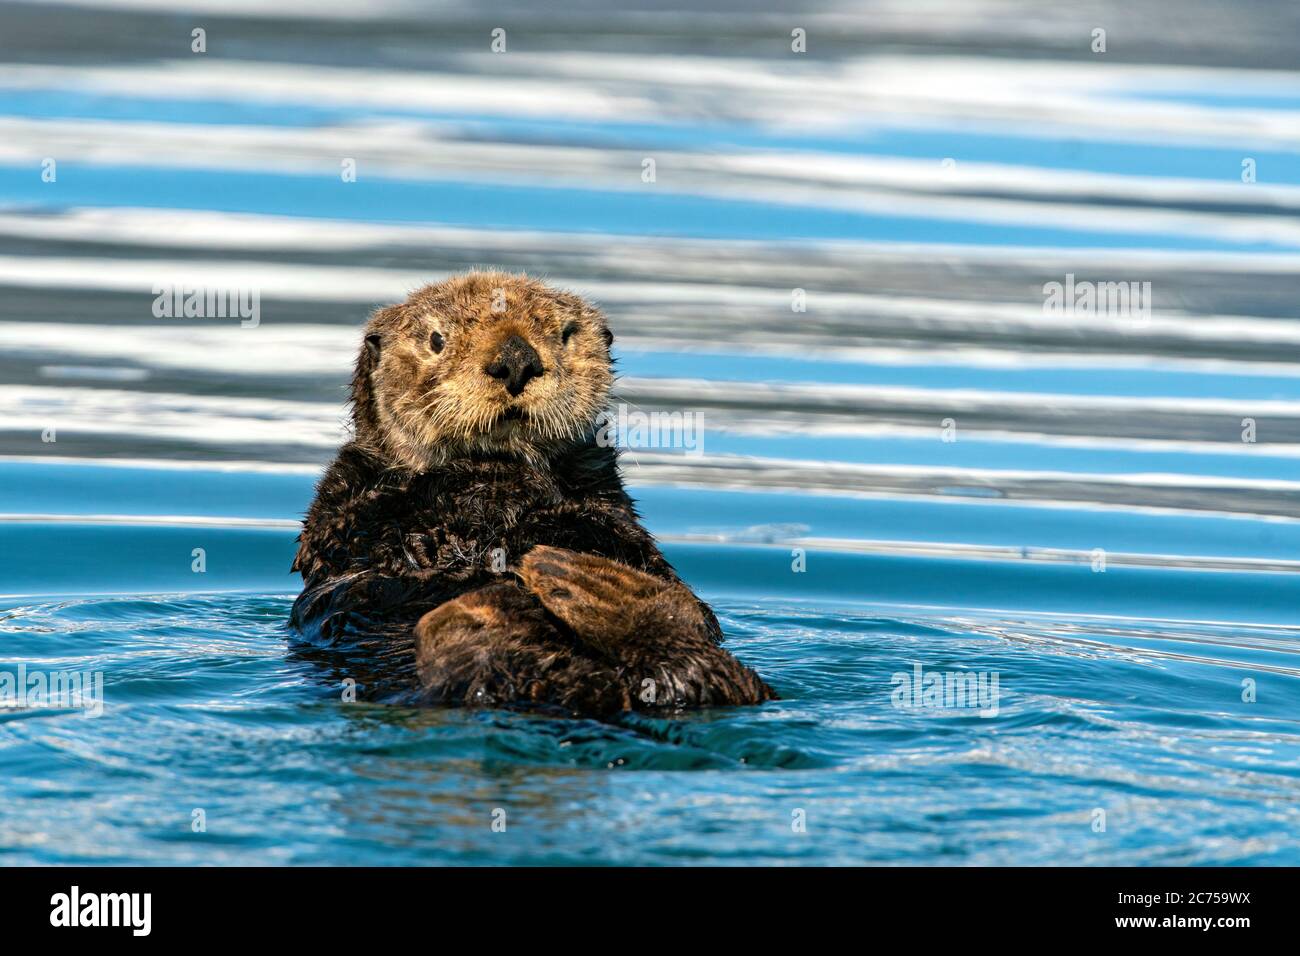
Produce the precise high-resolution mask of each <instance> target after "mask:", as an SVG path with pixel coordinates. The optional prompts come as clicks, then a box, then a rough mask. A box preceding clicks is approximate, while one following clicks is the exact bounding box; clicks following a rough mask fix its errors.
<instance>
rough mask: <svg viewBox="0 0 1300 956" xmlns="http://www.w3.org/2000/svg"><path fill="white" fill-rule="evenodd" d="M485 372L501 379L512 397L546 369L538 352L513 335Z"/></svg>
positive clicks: (521, 338) (520, 337) (519, 337)
mask: <svg viewBox="0 0 1300 956" xmlns="http://www.w3.org/2000/svg"><path fill="white" fill-rule="evenodd" d="M483 371H485V372H487V373H488V374H489V375H491V376H492V377H493V378H495V379H500V380H501V381H502V382H503V383H504V384H505V387H506V391H507V392H509V393H510V394H511V395H518V394H519V393H520V392H522V391H523V390H524V386H526V385H527V384H528V382H529V380H531V379H533V378H535V377H537V376H538V375H541V374H542V373H543V372H545V371H546V369H545V368H544V367H543V366H542V359H541V356H539V355H538V354H537V351H536V350H535V349H534V348H533V347H532V346H531V345H529V344H528V342H527V341H525V340H524V338H523V337H522V336H519V335H512V336H510V338H508V339H506V341H505V344H504V345H502V346H501V351H500V352H498V353H497V357H496V359H495V361H493V362H492V364H491V365H489V366H487V367H486V368H484V369H483Z"/></svg>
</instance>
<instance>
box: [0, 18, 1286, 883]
mask: <svg viewBox="0 0 1300 956" xmlns="http://www.w3.org/2000/svg"><path fill="white" fill-rule="evenodd" d="M696 6H697V7H698V5H696ZM1037 6H1038V5H1034V4H1025V5H1024V6H1023V8H1021V7H1018V6H1017V7H1016V9H1015V11H1014V14H1008V12H1007V8H1006V5H1004V4H997V5H991V6H990V7H989V8H988V9H984V5H982V4H979V3H976V4H969V3H967V4H959V5H955V6H949V5H947V4H941V3H929V4H912V3H909V4H906V5H902V6H899V5H894V4H880V5H876V6H874V7H871V8H869V9H864V10H863V11H855V10H847V9H838V8H837V9H831V8H829V7H821V6H817V5H810V6H808V7H806V8H804V9H803V10H802V22H803V23H805V24H806V25H808V27H809V30H810V37H811V40H810V53H809V55H808V56H807V57H806V58H804V59H801V60H793V59H792V58H791V56H790V55H789V54H788V53H785V52H784V51H785V49H786V47H787V43H786V41H785V40H784V37H786V36H788V33H789V29H790V27H789V24H787V23H786V17H785V16H784V15H782V14H773V13H769V14H761V15H757V19H756V20H754V21H752V22H753V23H754V24H757V25H758V26H757V27H755V29H753V30H750V29H748V28H747V29H744V30H742V29H740V28H739V27H738V23H739V21H738V20H737V19H736V18H735V17H733V16H732V15H731V14H729V13H727V12H726V9H725V8H724V7H723V6H710V7H708V8H707V9H702V10H701V9H696V7H693V8H692V11H691V15H692V16H695V17H697V18H703V19H702V20H701V22H703V21H704V20H707V22H708V24H710V29H709V30H706V31H703V32H702V33H701V32H695V33H691V32H690V31H688V32H687V34H680V31H677V32H676V33H675V32H674V31H673V30H670V29H669V20H665V19H654V18H653V17H651V18H650V19H646V18H645V16H643V15H640V14H637V13H636V12H635V5H623V6H621V7H620V10H617V11H611V10H606V9H603V8H602V10H601V11H599V12H597V11H591V12H590V13H584V14H583V15H582V17H581V22H580V23H568V22H567V21H565V22H561V21H555V22H551V21H547V22H542V21H539V20H536V19H534V18H533V17H532V16H531V15H529V14H528V12H527V11H526V9H525V8H520V9H519V10H517V11H515V12H514V14H513V18H512V19H511V20H510V24H514V25H512V26H510V27H509V32H510V38H511V39H510V43H511V52H509V53H508V54H506V55H504V56H499V55H494V54H491V53H488V52H487V51H486V44H487V40H486V39H485V38H487V37H488V35H489V33H490V30H491V28H492V27H493V26H495V25H497V24H496V21H495V20H493V19H492V18H491V17H487V19H483V18H484V17H485V16H487V15H485V14H481V13H478V12H475V11H474V10H473V9H471V8H470V7H468V6H466V7H464V8H461V7H455V8H454V9H453V8H450V7H447V8H439V9H440V10H441V11H442V12H440V13H437V14H430V13H428V12H427V11H425V12H412V11H413V9H414V8H411V7H408V6H404V5H402V4H400V3H391V4H386V5H369V6H368V10H369V11H370V12H369V13H367V14H365V16H362V15H361V14H360V13H358V12H357V11H355V10H352V9H351V8H349V9H348V10H347V11H342V10H331V9H328V8H322V7H321V6H320V5H319V4H317V5H314V6H313V8H312V9H311V10H310V11H305V12H302V16H301V19H300V20H299V21H297V28H296V29H295V30H294V31H291V32H292V39H290V38H289V37H288V36H287V34H286V31H285V30H284V29H282V28H281V27H280V26H279V25H275V24H270V23H268V22H267V21H264V20H262V19H261V18H259V17H258V16H256V15H252V14H249V15H237V14H232V13H229V12H222V11H216V12H209V13H205V14H204V15H203V21H204V24H205V25H206V26H207V27H208V29H209V31H210V35H211V36H212V38H213V39H212V41H211V42H212V46H211V51H210V52H209V53H208V54H207V55H206V56H205V57H202V58H200V57H196V56H191V55H189V54H188V53H186V52H185V51H186V49H187V47H188V40H186V39H184V38H185V37H186V36H187V35H188V29H189V27H188V26H186V27H185V29H184V30H181V31H180V32H179V33H177V28H176V26H175V23H176V22H178V21H176V20H175V19H174V16H173V15H172V14H162V13H155V12H152V11H150V10H148V9H130V8H127V7H118V6H116V5H114V4H111V3H104V4H101V5H98V6H96V7H95V8H93V9H87V10H81V11H79V12H78V14H77V16H76V17H75V18H71V19H69V18H67V17H63V18H60V16H59V11H58V9H57V8H50V7H43V6H27V5H23V4H14V3H0V26H3V27H5V28H6V29H0V37H4V36H10V37H19V38H21V39H22V41H23V42H21V43H18V44H4V42H3V40H0V129H3V135H0V412H2V413H3V414H0V456H2V457H0V674H16V673H17V672H18V670H19V668H20V667H21V668H23V669H24V673H27V674H30V673H41V674H46V673H52V672H65V671H77V672H89V673H92V674H94V673H99V674H102V675H103V682H104V684H103V700H102V703H103V712H102V715H100V716H94V717H88V716H86V715H85V714H84V713H82V712H81V711H78V710H76V709H74V708H69V707H63V708H57V707H47V706H39V703H40V702H39V701H37V702H29V703H28V705H27V706H10V707H5V708H3V709H0V768H2V769H3V771H4V772H3V773H0V806H3V807H4V812H3V813H2V814H0V862H3V863H8V864H31V863H103V864H162V863H181V864H231V863H253V864H281V863H283V864H331V865H338V864H383V865H387V864H405V863H421V864H425V863H473V864H509V863H522V864H541V863H601V864H609V863H665V864H672V863H692V862H694V863H728V864H745V865H753V864H760V863H779V864H791V863H835V864H847V863H881V864H902V863H911V864H963V865H966V864H971V865H982V864H1063V863H1088V864H1094V863H1095V864H1103V863H1109V864H1134V865H1157V864H1243V865H1256V864H1270V865H1271V864H1290V865H1295V864H1297V863H1300V851H1298V850H1297V848H1296V847H1297V843H1296V839H1295V836H1296V833H1297V832H1298V831H1300V724H1298V722H1297V712H1298V711H1297V703H1300V659H1298V658H1297V654H1298V653H1300V629H1298V628H1297V623H1296V618H1295V607H1296V605H1297V598H1298V597H1300V587H1298V584H1300V578H1297V571H1300V483H1297V482H1296V481H1295V479H1294V465H1295V462H1296V461H1297V459H1298V458H1300V364H1297V362H1296V358H1295V356H1296V344H1297V342H1300V306H1297V301H1300V297H1297V295H1296V292H1297V291H1300V289H1298V285H1297V281H1296V278H1295V277H1296V275H1297V269H1298V268H1300V229H1297V227H1296V222H1297V219H1296V217H1295V213H1296V210H1297V208H1300V135H1298V133H1297V131H1298V130H1300V123H1297V119H1300V116H1298V113H1300V74H1297V73H1295V72H1294V71H1293V62H1292V61H1293V52H1294V41H1295V39H1296V36H1297V31H1296V29H1294V28H1295V26H1296V24H1295V18H1294V14H1293V13H1292V12H1291V11H1290V9H1289V7H1287V5H1285V4H1274V5H1270V4H1264V5H1262V6H1261V7H1260V8H1259V9H1258V10H1250V11H1246V10H1233V11H1231V15H1225V14H1224V12H1223V10H1221V9H1219V8H1217V7H1215V5H1213V4H1197V5H1194V7H1193V8H1190V9H1189V10H1188V11H1187V12H1186V14H1185V17H1184V21H1183V23H1181V25H1180V27H1179V29H1178V30H1174V31H1171V30H1170V28H1169V26H1168V24H1167V23H1166V22H1165V21H1164V20H1162V19H1161V18H1160V17H1158V16H1156V15H1155V13H1154V12H1153V11H1156V10H1157V7H1158V5H1153V4H1146V3H1132V2H1126V3H1124V4H1116V5H1114V6H1113V7H1112V6H1106V5H1104V4H1103V7H1104V8H1105V9H1102V10H1101V11H1100V12H1099V13H1098V15H1097V19H1096V22H1106V23H1114V24H1122V25H1123V29H1122V30H1121V31H1120V32H1121V33H1122V34H1123V37H1124V41H1125V42H1124V43H1122V44H1121V43H1118V42H1116V43H1115V44H1114V46H1113V47H1112V53H1111V54H1107V59H1105V60H1098V59H1097V58H1095V57H1094V56H1093V55H1092V54H1091V53H1090V52H1088V36H1089V33H1090V31H1091V28H1092V26H1093V17H1092V16H1091V15H1090V16H1089V17H1087V18H1086V19H1087V23H1084V22H1083V21H1082V20H1078V21H1077V22H1076V19H1075V15H1073V14H1071V13H1069V12H1065V11H1043V10H1039V9H1037ZM453 14H454V15H453ZM335 16H339V17H344V16H346V17H359V18H360V19H359V20H351V19H338V20H336V19H333V17H335ZM678 16H680V14H678ZM440 17H441V18H442V19H440ZM990 18H992V19H990ZM181 20H185V18H184V17H181ZM489 21H491V22H489ZM185 22H188V21H187V20H186V21H185ZM747 22H748V21H747ZM989 23H996V24H997V25H998V30H997V31H994V32H995V33H996V36H994V35H993V34H990V33H989ZM182 25H184V24H182ZM74 27H75V29H76V30H81V31H86V32H87V33H88V34H89V35H93V36H95V37H96V43H95V44H93V45H90V46H84V47H83V49H82V51H81V52H79V53H78V54H77V55H76V56H74V55H73V54H71V53H70V52H69V50H68V48H67V45H66V42H65V41H64V40H60V39H59V38H60V37H63V36H65V35H66V31H67V30H71V29H74ZM940 27H942V29H940ZM665 31H666V32H665ZM173 34H175V36H179V37H181V38H182V40H184V42H183V43H182V42H181V41H180V40H175V37H174V36H173ZM769 34H770V35H769ZM670 35H671V36H672V37H673V39H671V41H670V40H669V39H667V37H668V36H670ZM358 36H360V37H362V38H363V39H362V40H360V41H358V40H357V37H358ZM773 37H774V38H775V39H772V38H773ZM1206 37H1213V38H1214V42H1213V43H1208V42H1206V40H1205V38H1206ZM173 41H175V42H173ZM176 43H181V46H180V47H176ZM178 51H179V52H178ZM104 123H108V124H111V125H110V126H109V127H108V130H109V132H110V135H105V128H104V127H103V126H102V124H104ZM47 157H54V158H56V159H57V161H58V175H57V179H56V180H55V181H54V182H43V181H42V179H41V177H40V169H41V161H42V160H43V159H45V158H47ZM341 157H352V158H355V159H356V160H357V168H358V171H359V176H358V179H357V182H355V183H343V182H342V181H341V180H340V178H339V170H340V160H341ZM647 157H651V158H654V159H656V162H657V166H656V169H657V178H656V181H655V182H654V183H645V182H643V181H642V178H641V176H642V170H643V160H644V159H645V158H647ZM1244 158H1250V159H1252V160H1253V161H1254V162H1255V164H1256V169H1257V172H1258V176H1257V181H1256V182H1254V183H1249V184H1248V183H1245V182H1243V181H1242V178H1241V174H1242V169H1243V167H1242V161H1243V159H1244ZM948 159H951V160H953V162H952V163H951V164H947V163H945V162H944V161H945V160H948ZM475 264H492V265H499V266H502V267H505V268H516V269H526V270H527V271H529V272H530V273H534V274H541V275H546V276H548V277H550V278H551V279H552V280H553V281H556V282H558V283H560V284H564V285H567V286H570V287H572V288H575V289H577V290H579V291H581V292H583V293H585V294H588V295H590V296H592V297H593V298H595V299H596V300H597V301H599V302H600V303H601V304H602V305H603V307H604V308H605V309H606V311H607V312H608V313H609V315H610V318H611V322H612V324H613V327H614V329H615V331H616V333H617V335H618V342H617V349H616V350H617V352H618V359H619V370H620V373H621V379H620V384H619V399H620V400H621V401H623V402H626V403H627V404H628V405H629V406H630V407H631V408H633V409H641V410H647V411H653V410H669V411H672V410H690V411H695V412H698V413H700V414H702V415H703V417H704V422H705V431H704V447H703V448H702V449H701V450H700V452H701V453H700V454H697V455H686V454H683V453H682V452H681V451H679V450H671V449H670V450H665V449H638V450H633V451H630V452H628V454H627V455H626V458H625V464H626V473H627V477H628V480H629V483H630V486H631V490H632V493H633V494H634V496H635V497H636V498H637V499H638V501H639V503H640V505H641V509H642V511H643V513H644V515H645V519H646V523H647V525H648V526H649V527H650V528H651V529H652V530H653V531H654V532H655V533H656V535H658V536H659V538H660V539H661V541H662V543H663V546H664V550H665V552H666V553H667V555H668V557H669V558H670V560H672V561H673V563H674V564H675V565H676V566H677V567H678V569H679V570H680V571H681V573H682V575H683V576H684V577H685V578H686V579H687V580H688V581H689V582H690V583H691V584H692V585H693V586H694V587H695V588H696V589H697V590H698V591H699V593H701V594H702V595H703V596H704V597H705V598H706V599H708V600H709V601H710V602H711V603H712V604H713V605H714V607H715V609H716V610H717V611H718V614H719V617H720V619H721V621H722V623H723V626H724V629H725V631H726V633H727V635H728V644H729V646H730V648H731V649H732V651H733V652H734V653H735V654H736V655H737V656H739V657H740V658H741V659H742V660H744V661H746V662H747V663H749V664H751V665H752V666H754V667H755V668H756V669H757V670H758V671H759V672H760V673H761V674H762V675H763V676H764V677H765V678H767V679H768V680H769V682H770V683H771V684H772V685H773V686H774V687H775V688H776V689H777V690H778V692H779V693H780V694H781V696H782V700H781V701H779V702H773V703H770V704H767V705H764V706H762V707H758V708H744V709H737V710H717V711H706V712H700V713H693V714H688V715H684V716H682V717H676V718H671V719H660V718H655V719H650V718H645V717H630V718H627V719H625V720H622V721H618V722H615V723H610V724H601V723H597V722H593V721H586V720H561V719H556V718H553V717H543V716H537V715H528V714H515V713H503V712H471V711H430V710H425V711H420V710H405V709H399V708H393V707H383V706H375V705H370V704H365V703H348V702H344V700H342V695H343V687H342V686H340V685H339V684H338V683H337V682H336V681H335V680H334V679H333V677H332V676H331V675H330V674H329V672H327V671H326V670H324V669H322V668H321V667H320V666H319V664H318V663H317V662H315V661H312V660H307V659H303V658H302V657H300V656H298V655H297V654H295V653H294V652H293V650H292V649H291V646H290V644H289V642H288V641H287V634H286V630H285V620H286V618H287V616H288V610H289V606H290V604H291V603H292V600H293V597H294V595H295V593H296V587H297V584H298V581H297V579H296V577H294V576H292V575H290V574H289V571H288V568H289V563H290V560H291V558H292V554H293V550H294V541H293V539H294V535H295V533H296V526H297V521H298V519H299V518H300V516H301V514H302V511H303V509H304V508H305V507H306V505H307V503H308V502H309V500H310V497H311V489H312V483H313V481H314V480H315V477H316V475H317V474H318V473H319V469H320V467H321V465H322V463H323V462H324V461H326V460H327V459H328V456H329V454H330V452H331V450H332V449H333V448H334V447H336V446H337V444H338V442H339V441H340V439H341V436H342V430H341V424H342V421H343V412H342V398H343V395H344V388H343V386H344V384H345V382H346V379H347V367H348V363H349V360H350V356H351V354H352V351H353V349H354V348H355V346H356V341H355V336H356V329H357V327H358V325H359V323H360V321H361V318H362V317H363V316H364V315H365V313H366V312H367V311H368V310H369V309H370V308H372V307H374V306H375V305H377V304H380V303H383V302H388V301H392V300H395V299H397V298H400V297H401V296H402V295H403V294H404V293H405V291H406V290H407V289H409V288H411V287H413V286H414V285H416V284H418V283H421V282H424V281H429V280H431V279H436V278H438V277H440V276H442V275H445V274H447V273H448V272H451V271H455V270H458V269H463V268H467V267H470V266H473V265H475ZM1067 274H1069V275H1073V276H1075V277H1076V279H1078V280H1079V281H1097V282H1108V281H1137V282H1150V283H1151V286H1152V290H1153V293H1152V294H1153V303H1152V308H1151V311H1150V314H1149V315H1147V316H1134V315H1124V316H1111V315H1106V316H1097V315H1088V314H1048V313H1046V312H1045V311H1044V308H1043V299H1044V292H1043V286H1044V284H1045V283H1048V282H1052V281H1064V280H1065V277H1066V276H1067ZM169 284H175V285H186V284H190V285H202V286H209V287H221V288H227V287H238V288H256V289H257V290H258V291H259V293H260V297H261V298H260V315H259V317H258V322H257V324H256V327H249V328H241V326H240V323H239V320H238V319H230V318H190V319H179V318H177V319H169V318H160V317H157V316H155V314H154V312H153V308H152V307H153V302H154V299H155V296H156V294H157V293H156V292H155V287H156V286H159V285H169ZM796 289H801V290H804V293H805V294H806V302H805V305H806V311H801V312H800V311H792V308H791V304H792V301H794V298H793V296H794V293H793V291H792V290H796ZM949 422H950V424H949ZM51 430H52V431H51ZM43 438H45V439H49V438H54V440H53V441H49V440H42V439H43ZM1250 439H1253V440H1250ZM196 549H201V550H199V551H198V553H199V554H201V556H202V570H201V571H196V570H195V561H196ZM918 667H919V668H920V672H919V673H920V674H921V675H922V677H923V678H924V677H925V676H926V675H939V676H948V677H950V678H951V677H954V676H969V677H970V678H971V679H972V680H975V681H977V684H976V685H972V686H978V687H980V688H982V689H983V690H984V691H985V692H986V696H985V697H983V698H980V697H979V696H978V695H976V699H975V701H974V703H975V704H976V705H977V706H962V707H955V706H948V707H932V706H916V705H917V704H924V703H926V701H925V699H924V698H923V697H922V696H921V695H918V696H917V697H916V698H913V697H912V696H910V695H903V694H901V693H900V691H902V690H907V689H910V688H911V682H912V681H913V680H914V678H915V676H916V675H917V673H918V671H917V670H916V669H917V668H918ZM995 679H996V695H992V694H991V691H992V688H993V686H994V685H993V684H992V681H993V680H995ZM981 680H982V681H983V683H978V681H981ZM2 686H3V683H2V682H0V687H2ZM947 703H949V704H950V705H951V704H953V703H955V702H954V701H952V700H949V701H948V702H947ZM963 703H967V704H968V703H971V701H964V702H963ZM196 820H201V821H202V823H203V825H204V829H203V830H202V832H196V829H195V826H196ZM501 820H504V822H505V830H504V832H497V831H496V830H494V828H493V823H494V821H501Z"/></svg>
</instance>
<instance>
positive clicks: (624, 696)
mask: <svg viewBox="0 0 1300 956" xmlns="http://www.w3.org/2000/svg"><path fill="white" fill-rule="evenodd" d="M435 333H436V336H435ZM365 338H366V343H365V344H363V346H362V348H361V352H360V355H359V357H358V359H357V366H356V372H355V375H354V377H353V382H352V404H353V424H354V429H355V436H354V438H353V440H352V441H350V442H349V443H347V444H346V445H344V447H343V448H342V449H341V450H340V452H339V455H338V457H337V458H336V459H335V461H334V462H333V464H331V465H330V467H329V469H328V470H327V471H326V473H325V475H324V476H323V477H322V478H321V481H320V483H319V485H318V486H317V492H316V499H315V501H313V502H312V505H311V508H310V510H309V511H308V513H307V517H306V520H305V521H304V523H303V531H302V534H301V536H300V538H299V549H298V554H297V557H296V558H295V560H294V565H293V567H294V570H297V571H300V572H301V573H302V575H303V580H304V589H303V592H302V594H301V595H300V596H299V597H298V600H297V601H296V602H295V603H294V607H293V616H292V624H293V625H294V627H295V629H296V630H297V631H298V632H299V633H300V634H301V635H303V636H304V637H305V638H307V639H308V640H309V641H311V642H313V643H314V644H316V645H317V646H324V647H329V648H331V649H332V651H333V652H335V653H336V655H337V661H336V663H337V662H339V661H342V662H346V664H343V663H340V664H339V667H340V672H341V673H345V672H346V668H347V667H355V669H356V670H357V672H358V673H359V674H361V675H362V676H360V677H358V680H360V681H362V682H363V683H365V684H366V685H367V690H368V691H369V693H370V695H371V696H373V697H377V698H381V699H399V700H413V701H419V702H423V703H443V704H465V705H483V706H551V707H557V708H561V709H563V710H565V711H568V712H573V713H580V714H590V715H596V716H605V715H610V714H614V713H617V712H620V711H625V710H654V709H660V710H662V709H675V708H680V707H691V706H701V705H709V704H752V703H758V702H760V701H763V700H768V699H772V698H774V697H775V694H773V693H772V691H771V689H770V688H769V687H768V686H767V685H766V684H765V683H764V682H763V681H762V680H761V679H760V678H759V677H758V675H756V674H755V673H754V672H753V671H752V670H750V669H749V668H747V667H745V666H744V665H743V664H741V663H740V662H739V661H737V660H736V659H735V658H734V657H732V656H731V655H730V654H729V653H728V652H727V651H725V650H723V649H722V648H721V647H719V646H718V644H719V642H720V641H721V639H722V633H721V630H720V628H719V627H718V622H717V619H716V618H715V617H714V615H713V612H712V611H710V610H709V608H708V606H707V605H705V604H704V603H703V602H701V601H700V600H699V599H698V598H696V597H695V595H694V594H692V593H691V591H690V590H689V589H688V588H687V587H686V585H685V584H683V583H682V582H681V580H680V579H679V578H678V577H677V575H676V573H675V572H674V571H673V569H672V567H671V566H670V565H669V564H668V562H667V561H666V560H665V559H664V557H663V555H662V554H660V552H659V549H658V547H657V546H656V545H655V543H654V540H653V538H652V537H651V536H650V534H649V533H648V532H647V531H645V529H644V528H642V527H641V525H640V523H639V521H638V518H637V514H636V511H635V510H634V507H633V504H632V501H631V499H630V498H629V497H628V496H627V493H626V492H625V491H624V490H623V483H622V479H621V477H620V475H619V471H618V461H617V452H616V451H615V449H613V448H610V447H602V446H601V445H600V444H599V443H597V441H596V439H595V434H596V429H595V417H596V414H597V412H599V411H600V410H601V409H602V408H603V407H604V405H605V403H606V400H607V398H608V392H609V387H610V384H611V382H612V378H613V376H612V372H611V368H610V357H609V341H610V337H609V334H608V331H607V327H606V325H605V321H604V317H603V316H602V315H601V314H600V313H599V312H598V311H597V310H596V309H595V308H593V307H592V306H591V305H589V304H588V303H586V302H585V301H583V300H582V299H580V298H578V297H576V296H572V295H568V294H566V293H562V292H557V291H556V290H553V289H550V288H548V287H546V286H544V285H542V284H541V283H539V282H536V281H532V280H529V279H526V278H523V277H519V276H509V275H504V274H501V273H474V274H470V275H466V276H460V277H457V278H455V279H452V280H449V281H448V282H445V283H442V284H439V285H436V286H429V287H426V288H425V289H422V290H420V291H419V292H417V293H415V294H414V295H412V296H411V298H410V299H408V300H407V301H406V302H405V303H403V304H401V305H398V306H393V307H390V308H387V309H381V310H380V311H379V312H377V313H376V314H375V315H374V317H373V318H372V319H371V321H370V323H369V324H368V325H367V327H366V333H365ZM515 338H517V339H521V340H524V341H526V342H527V343H528V345H529V346H530V347H531V348H532V349H533V350H535V353H536V356H537V367H540V368H543V369H544V372H543V373H542V374H540V375H537V376H536V377H535V378H533V379H531V380H529V381H527V382H526V383H525V384H524V385H523V387H522V390H521V391H519V392H518V394H514V395H512V394H511V393H510V392H509V391H508V390H507V388H506V387H505V385H504V384H503V381H502V380H500V379H498V378H494V377H493V376H492V375H491V374H489V372H488V371H487V370H488V369H491V368H492V367H493V363H494V360H496V359H498V358H499V357H500V356H501V355H502V354H504V353H503V352H502V349H503V348H505V347H506V343H508V342H510V341H511V340H512V339H515ZM516 347H518V346H516Z"/></svg>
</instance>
